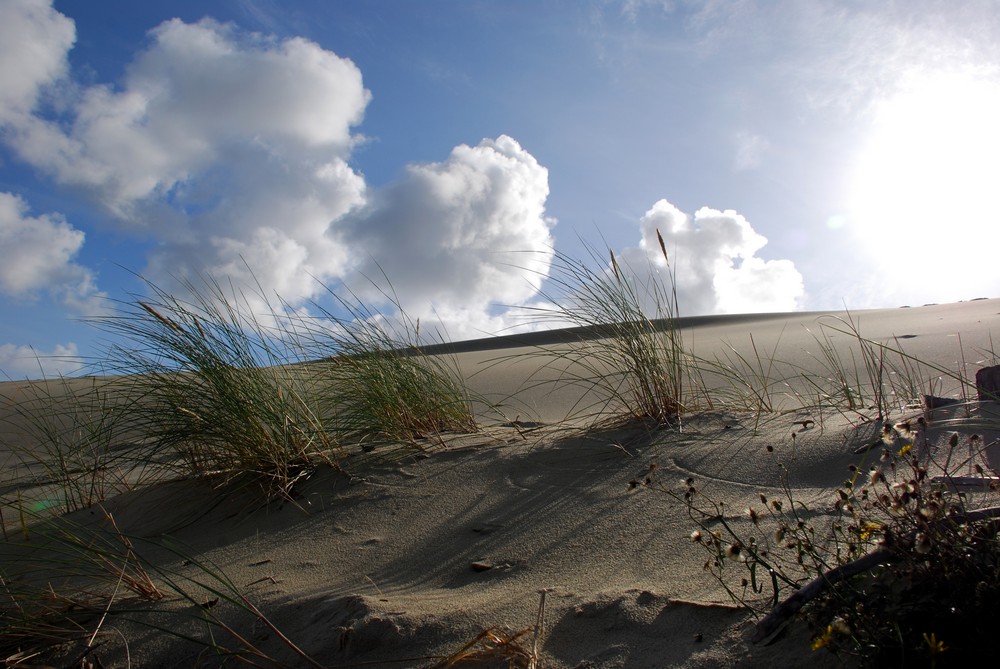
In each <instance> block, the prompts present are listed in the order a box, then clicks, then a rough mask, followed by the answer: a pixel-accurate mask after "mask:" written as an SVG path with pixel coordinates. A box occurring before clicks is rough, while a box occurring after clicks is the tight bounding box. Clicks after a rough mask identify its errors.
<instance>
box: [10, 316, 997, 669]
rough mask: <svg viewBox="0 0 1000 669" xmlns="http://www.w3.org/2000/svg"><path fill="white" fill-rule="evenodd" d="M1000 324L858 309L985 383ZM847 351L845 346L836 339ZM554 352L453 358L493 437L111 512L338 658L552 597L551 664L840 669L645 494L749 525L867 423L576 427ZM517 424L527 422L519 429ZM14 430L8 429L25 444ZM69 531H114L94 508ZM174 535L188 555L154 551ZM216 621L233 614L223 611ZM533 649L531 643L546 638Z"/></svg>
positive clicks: (416, 654)
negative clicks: (553, 367) (258, 489)
mask: <svg viewBox="0 0 1000 669" xmlns="http://www.w3.org/2000/svg"><path fill="white" fill-rule="evenodd" d="M998 312H1000V301H998V300H987V301H974V302H970V303H962V304H957V305H943V306H930V307H919V308H912V309H896V310H879V311H871V312H859V313H857V314H854V315H853V316H854V317H855V318H856V319H860V324H861V329H862V331H863V333H864V334H865V335H866V336H869V337H872V338H876V339H880V340H889V339H891V338H892V337H894V336H896V337H901V336H904V335H905V336H906V338H905V339H901V340H899V341H900V342H901V344H902V345H903V346H904V347H905V348H906V350H907V351H908V352H911V353H913V354H914V355H916V356H917V357H920V358H921V359H923V360H925V361H926V362H929V363H933V364H936V365H940V366H941V367H943V368H945V369H959V368H960V367H961V364H962V359H963V358H962V354H961V351H960V349H959V344H958V336H957V335H958V334H959V333H960V334H961V340H962V345H963V347H964V349H965V364H966V366H967V367H968V371H971V372H974V371H975V369H974V368H975V365H976V364H977V363H979V362H980V361H981V360H984V359H985V358H986V354H985V351H987V350H988V349H989V348H990V332H991V329H997V330H998V332H1000V316H998ZM820 318H821V317H820V316H819V315H817V314H789V315H781V316H779V317H774V316H766V317H754V316H746V317H735V318H734V317H730V318H724V319H722V318H720V319H715V320H713V319H702V320H701V321H699V322H697V323H696V324H694V325H693V326H690V327H686V328H685V336H686V338H687V340H688V341H689V342H690V343H691V345H692V346H693V348H694V350H695V352H696V353H698V354H699V355H703V356H711V355H713V354H716V353H718V354H720V355H724V354H725V352H726V351H727V350H728V348H727V346H728V345H732V346H733V347H736V348H737V349H739V350H740V351H743V352H748V351H749V352H752V347H751V342H750V336H749V335H750V334H751V333H752V335H753V344H754V345H756V346H757V348H758V350H759V351H765V350H766V351H772V350H775V347H777V352H778V357H780V358H781V359H782V360H783V361H784V362H785V363H787V364H788V365H791V366H803V367H808V366H810V365H812V366H813V367H815V366H816V365H817V364H818V361H817V359H816V357H814V354H815V351H816V340H815V337H814V334H815V333H816V332H817V331H818V330H817V328H818V323H820V322H821V321H820V320H818V319H820ZM687 325H691V324H690V323H689V324H687ZM807 328H808V329H807ZM832 341H833V342H834V343H835V344H836V345H838V346H840V345H844V346H847V345H848V344H849V343H850V341H849V337H847V336H846V335H840V334H835V335H834V336H833V339H832ZM545 343H546V340H545V337H544V336H541V335H537V336H535V337H534V338H533V339H529V340H528V341H526V340H525V339H524V338H521V339H517V340H514V341H510V340H492V341H490V342H481V343H479V344H476V345H469V346H466V347H465V348H466V350H464V351H463V352H461V353H459V354H457V360H458V362H459V365H460V366H461V368H462V370H463V372H464V373H465V374H466V375H467V377H468V378H469V384H470V386H471V387H472V389H473V391H475V392H477V393H480V394H482V395H484V396H487V397H488V398H489V399H490V400H491V401H500V400H502V401H504V403H505V405H506V406H507V409H506V411H505V414H506V418H504V417H501V416H499V415H498V414H497V413H495V412H493V411H489V412H487V411H486V410H485V409H484V410H483V411H484V413H483V415H482V416H481V419H482V421H483V423H484V425H486V426H487V427H486V429H484V431H483V432H482V433H481V434H476V435H469V436H459V437H452V438H450V439H449V440H448V441H447V448H444V449H441V448H438V449H434V450H432V451H429V452H428V453H427V454H424V455H421V456H420V457H412V456H411V457H407V458H405V459H403V460H385V459H381V460H380V459H379V458H378V457H377V456H378V455H379V453H378V451H376V453H374V454H372V455H371V456H368V457H367V458H365V459H362V458H360V457H359V458H357V459H356V460H355V461H349V462H348V463H347V464H346V467H345V468H346V470H347V472H349V473H345V472H339V471H333V470H323V471H320V472H318V473H317V474H316V475H315V476H313V477H312V479H310V480H309V481H307V482H306V483H305V484H304V485H302V486H301V488H300V490H299V496H298V497H297V498H296V500H295V503H294V504H291V503H284V504H275V503H272V504H270V505H261V504H260V503H259V502H257V501H256V500H255V498H254V497H253V496H252V495H251V494H250V493H249V491H245V490H244V491H240V490H227V489H219V490H213V489H212V488H211V487H209V485H208V484H207V483H206V482H203V481H179V482H173V483H165V484H160V485H157V486H154V487H152V488H150V489H146V490H143V491H139V492H135V493H130V494H128V495H123V496H120V497H118V498H115V499H112V500H108V501H107V503H106V504H105V508H106V510H107V511H108V512H110V513H111V514H112V515H113V516H114V517H115V519H116V521H117V522H118V524H119V526H120V527H121V529H122V530H123V531H124V532H126V533H127V534H130V535H133V536H136V537H146V538H149V539H153V540H155V542H152V543H147V542H145V541H142V540H139V539H137V541H136V548H137V550H138V551H139V552H140V553H141V554H142V555H143V556H144V557H146V558H147V559H150V560H152V561H153V562H155V563H157V564H160V565H163V566H164V567H165V568H169V569H172V570H177V572H178V573H181V574H192V575H193V574H197V573H198V572H197V570H196V569H195V568H194V565H192V564H190V563H189V561H190V560H192V559H193V560H197V561H199V562H202V563H205V564H208V563H210V564H212V565H216V566H217V567H218V568H219V569H221V570H222V571H223V572H224V573H225V574H226V575H227V576H228V578H229V579H231V581H232V582H233V583H234V584H237V585H238V586H240V588H241V589H243V590H244V591H245V592H246V593H247V594H248V597H249V598H250V600H251V601H253V602H254V603H255V604H256V605H257V606H259V607H260V608H261V610H262V611H264V612H265V613H266V614H267V616H268V617H269V618H270V619H271V621H272V622H273V623H274V624H275V625H276V626H277V627H278V628H279V629H280V630H282V632H284V633H285V634H286V635H287V636H288V637H289V638H290V639H292V640H293V641H294V642H295V643H297V644H298V645H299V646H300V648H301V649H302V650H303V651H305V652H306V653H308V654H309V655H311V656H312V657H313V658H314V659H315V660H316V662H318V663H319V664H320V665H323V666H346V665H352V666H358V665H362V666H385V667H410V666H413V667H420V666H428V665H430V664H433V661H432V660H430V659H427V658H429V657H430V656H446V655H448V654H450V653H452V652H454V651H456V650H458V649H459V648H461V647H462V645H463V644H465V643H466V642H468V641H470V640H472V639H474V638H475V637H476V635H477V634H479V633H480V632H482V631H483V630H486V629H489V628H492V627H494V626H504V627H509V628H511V629H513V630H521V629H525V628H529V627H531V626H532V625H534V624H535V621H536V615H537V613H538V609H539V601H540V594H539V593H540V592H541V591H542V590H546V591H547V592H546V606H545V612H544V613H545V615H544V625H545V626H544V632H543V633H542V634H541V635H540V637H539V639H538V643H539V646H540V649H541V652H542V654H541V658H542V665H543V666H549V667H559V668H561V667H567V668H569V667H668V666H677V667H728V666H746V667H765V666H767V667H796V666H803V664H804V663H809V664H814V665H816V666H838V663H837V661H836V660H835V658H833V657H831V656H828V655H826V654H824V653H811V652H810V651H809V647H808V643H809V642H808V636H807V634H806V631H805V630H804V629H799V628H796V627H793V628H792V629H791V630H790V631H788V632H787V633H786V634H785V635H783V636H782V638H779V639H778V640H776V641H775V642H774V643H772V644H770V645H760V646H753V645H751V644H750V643H749V641H748V637H749V634H750V631H751V627H752V623H753V620H752V619H751V618H749V616H748V614H747V613H746V612H745V611H744V610H741V609H738V608H736V607H734V606H733V605H732V602H731V601H730V600H729V598H728V597H727V596H726V594H725V592H724V591H723V590H722V589H721V588H720V587H719V585H718V584H717V583H716V582H715V581H714V580H713V579H712V578H711V577H710V576H709V575H707V574H706V573H705V571H704V570H703V568H702V565H703V563H704V561H705V553H704V551H703V550H701V549H700V547H698V546H697V545H695V544H693V543H692V542H691V541H690V538H689V537H690V533H691V531H692V530H693V529H694V527H695V525H694V523H693V521H692V520H691V519H690V518H689V517H688V515H687V512H686V509H685V507H684V505H683V504H682V503H681V502H679V501H678V500H677V499H675V498H674V497H672V496H671V495H669V494H666V493H665V492H663V491H662V490H660V489H658V488H657V487H656V486H652V487H650V486H646V485H642V483H644V482H645V479H646V477H647V476H648V475H649V473H650V472H651V471H655V473H656V476H657V477H658V478H657V480H658V481H661V482H662V485H663V486H664V487H666V488H669V489H671V490H677V491H680V490H682V488H681V487H680V483H679V482H680V481H681V480H683V479H685V478H687V477H689V476H690V477H694V478H695V479H696V480H697V481H698V485H699V487H700V488H701V489H702V490H703V492H704V493H705V494H706V495H710V496H711V497H713V498H714V499H717V500H720V501H724V502H725V503H726V505H727V508H729V509H732V510H733V513H734V522H737V521H735V516H738V515H739V514H740V513H741V511H742V509H744V508H746V507H747V506H750V505H753V504H754V503H755V500H757V498H758V496H759V494H760V493H762V492H763V493H765V494H767V495H769V496H772V495H774V494H777V493H779V492H781V490H782V488H783V486H785V485H788V486H790V487H791V492H792V494H793V495H794V496H796V497H797V498H799V499H802V500H806V501H810V502H813V503H816V504H819V505H822V504H825V503H826V502H825V500H829V499H832V497H831V495H832V491H833V490H834V488H835V487H836V486H837V485H839V484H840V482H841V481H843V480H844V478H845V476H846V474H847V467H848V465H849V464H851V463H853V462H857V461H858V458H859V456H857V455H854V453H853V451H854V450H855V449H856V448H857V447H858V446H859V445H861V444H864V443H867V442H870V441H871V440H872V439H873V438H874V437H875V436H876V434H877V430H878V428H877V426H865V425H860V426H859V422H858V416H856V415H839V414H833V415H828V416H824V417H823V418H822V420H820V417H819V416H818V415H815V414H809V415H808V416H805V417H809V418H813V419H814V420H816V423H815V424H812V425H810V426H809V428H808V429H806V428H804V427H803V425H802V424H799V423H797V422H796V421H798V420H800V419H802V418H803V416H802V415H799V414H798V413H795V412H791V413H788V414H773V415H769V416H767V417H766V419H765V420H764V421H763V422H761V421H759V420H757V417H756V416H755V415H753V414H749V413H731V412H730V413H727V412H725V411H722V410H721V408H720V407H716V408H715V410H714V411H703V412H699V413H697V414H693V415H690V416H688V417H687V418H686V419H685V422H684V426H683V430H682V431H678V430H676V429H667V428H654V427H652V426H648V425H631V426H625V427H621V426H619V427H617V428H611V427H608V428H590V429H583V428H584V425H583V424H582V423H581V422H580V421H579V420H578V419H579V416H577V420H576V421H575V422H574V420H569V421H567V420H566V414H567V412H569V411H571V409H572V408H573V407H574V406H580V405H579V399H580V398H579V393H578V392H576V391H572V390H563V391H562V392H560V391H559V390H554V388H553V387H552V386H549V385H544V384H542V385H537V384H529V385H528V386H527V387H525V386H524V380H525V379H526V378H527V377H528V376H529V375H530V374H532V373H533V372H537V369H538V366H539V364H540V363H539V361H540V358H538V357H537V355H534V354H533V352H534V351H536V349H534V348H531V347H528V346H526V344H534V345H538V344H545ZM536 378H538V377H536ZM10 390H11V386H10V385H9V384H8V385H7V386H6V388H5V391H6V392H5V394H6V395H8V396H9V395H10V394H11V393H10V392H9V391H10ZM939 390H940V392H942V393H946V392H948V391H949V389H948V388H940V389H939ZM952 390H953V389H952ZM8 410H9V407H8ZM902 415H903V414H902V413H900V417H902ZM515 416H516V417H518V418H519V420H520V421H521V423H520V427H517V428H516V427H513V426H511V425H510V424H508V423H505V420H511V419H514V418H515ZM953 418H954V421H953V422H952V421H949V420H946V419H945V418H944V417H942V419H941V421H940V425H939V426H938V427H937V428H936V430H937V431H936V432H935V433H934V435H933V437H934V439H937V440H939V439H941V438H947V435H948V434H950V432H949V430H950V429H953V428H954V427H955V426H956V425H960V424H961V419H962V418H963V417H962V416H960V415H954V416H953ZM6 429H7V435H8V438H11V435H14V434H15V433H16V430H13V429H12V428H10V427H9V426H8V427H7V428H6ZM793 432H795V433H796V437H795V439H794V440H793V439H792V438H791V434H792V433H793ZM987 436H989V435H987ZM990 438H991V439H993V438H995V435H994V436H990ZM768 446H771V447H772V449H773V452H769V451H768V449H767V447H768ZM992 455H993V454H992V453H990V456H991V457H992ZM779 463H783V464H784V465H786V466H787V467H788V470H789V471H790V472H791V475H790V478H788V479H786V478H785V477H784V476H783V474H782V470H781V469H780V468H779V467H778V464H779ZM992 464H994V465H997V464H1000V463H997V462H994V463H992ZM651 465H654V467H652V469H651ZM7 471H8V472H11V471H13V469H8V470H7ZM637 483H638V485H636V484H637ZM22 492H23V494H25V495H30V494H31V491H30V489H24V490H22ZM72 520H73V521H74V522H80V523H97V524H100V523H103V522H105V521H103V520H102V519H101V514H100V513H96V512H94V510H92V509H91V510H84V511H82V512H78V513H77V514H74V515H73V518H72ZM163 536H169V537H170V538H171V542H173V543H172V544H171V545H174V546H180V547H181V548H180V549H179V553H171V552H170V551H167V550H164V549H163V548H162V546H160V545H159V544H160V543H162V537H163ZM186 562H187V563H186ZM476 563H478V564H477V567H483V569H482V570H478V569H477V567H474V566H473V565H474V564H476ZM486 567H488V568H486ZM210 599H211V595H210V594H206V595H205V600H206V601H209V600H210ZM163 606H164V608H166V609H174V610H188V609H191V610H194V609H196V607H193V606H192V605H190V604H187V603H184V602H168V603H166V604H164V605H163ZM225 607H229V608H230V609H232V612H231V613H230V612H227V610H226V608H225ZM216 610H217V612H218V613H219V614H220V615H222V616H224V617H225V616H230V615H231V616H232V617H233V620H234V621H236V622H239V621H240V615H239V612H238V611H236V610H235V609H234V608H233V607H231V605H229V604H226V603H225V602H222V603H220V604H218V609H216ZM156 619H159V618H156ZM162 620H164V621H167V620H171V619H168V618H166V617H164V618H162ZM243 622H244V623H246V624H247V626H248V631H247V634H248V635H249V638H252V639H253V640H254V642H255V643H258V644H259V645H260V646H261V647H262V648H264V649H266V650H267V651H268V652H270V653H272V654H274V655H275V656H277V657H279V658H281V659H283V660H284V661H286V662H288V663H289V664H292V665H299V666H307V665H306V664H305V663H304V661H303V660H301V659H300V658H297V657H296V656H295V655H293V654H291V653H290V652H288V651H287V649H286V648H285V647H284V645H283V644H281V643H279V641H278V640H277V638H276V635H275V634H274V633H273V632H271V631H269V630H267V629H266V628H264V626H262V625H261V624H260V623H259V622H258V623H254V622H252V621H246V620H244V621H243ZM165 624H170V625H176V624H177V623H175V622H167V623H165ZM113 625H118V626H119V627H121V629H123V630H124V631H127V632H128V634H127V635H126V636H127V637H128V638H129V644H128V650H129V653H130V657H131V661H132V663H133V666H144V667H145V666H179V667H180V666H191V665H192V664H193V663H195V662H196V661H200V662H205V663H207V664H214V663H215V662H216V660H212V659H210V658H207V657H204V656H203V657H201V658H200V659H198V658H197V657H196V655H195V653H196V652H197V651H194V650H192V649H191V648H190V647H187V646H185V645H184V644H182V643H180V642H178V641H177V640H176V639H174V638H172V637H169V636H167V635H164V634H162V633H158V632H151V631H142V630H140V629H136V628H133V627H129V626H128V625H127V624H125V623H121V624H119V623H113V624H111V623H109V629H110V628H111V627H112V626H113ZM190 629H191V630H197V629H200V628H199V626H198V624H196V623H190ZM103 641H104V643H105V646H103V647H102V649H100V655H101V656H102V658H103V659H104V661H105V664H106V666H122V663H123V662H124V657H125V656H124V654H123V652H124V650H123V649H124V647H123V645H122V642H121V637H120V636H118V635H115V634H109V635H107V637H106V638H104V639H103ZM520 642H521V643H522V644H523V645H524V646H526V647H530V646H531V644H532V638H531V634H530V633H529V634H527V635H525V636H524V637H521V638H520ZM372 663H374V664H372Z"/></svg>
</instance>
